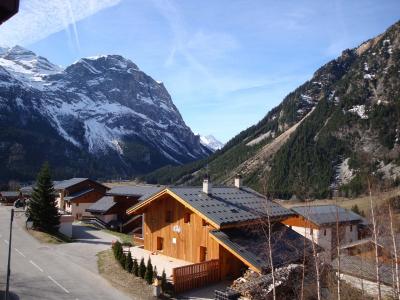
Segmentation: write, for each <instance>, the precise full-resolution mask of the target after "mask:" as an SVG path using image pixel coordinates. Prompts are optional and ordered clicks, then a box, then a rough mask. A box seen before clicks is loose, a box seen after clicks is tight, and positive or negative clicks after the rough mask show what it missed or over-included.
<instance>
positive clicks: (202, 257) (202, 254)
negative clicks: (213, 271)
mask: <svg viewBox="0 0 400 300" xmlns="http://www.w3.org/2000/svg"><path fill="white" fill-rule="evenodd" d="M206 260H207V248H206V247H202V246H200V262H203V261H206Z"/></svg>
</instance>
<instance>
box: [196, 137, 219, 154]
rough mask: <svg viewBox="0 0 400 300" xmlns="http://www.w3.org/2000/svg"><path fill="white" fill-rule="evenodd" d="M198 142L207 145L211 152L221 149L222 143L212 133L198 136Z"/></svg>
mask: <svg viewBox="0 0 400 300" xmlns="http://www.w3.org/2000/svg"><path fill="white" fill-rule="evenodd" d="M200 143H201V144H203V146H206V147H208V148H209V149H211V150H212V151H213V152H215V151H217V150H219V149H221V148H222V147H223V146H224V144H223V143H222V142H220V141H218V140H217V139H216V138H215V137H214V136H213V135H211V134H210V135H206V136H203V135H201V136H200Z"/></svg>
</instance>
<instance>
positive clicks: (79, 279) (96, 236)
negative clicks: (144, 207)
mask: <svg viewBox="0 0 400 300" xmlns="http://www.w3.org/2000/svg"><path fill="white" fill-rule="evenodd" d="M9 216H10V208H9V207H4V206H0V291H2V290H4V289H5V281H6V278H5V275H6V265H7V253H8V243H9V241H8V230H9ZM21 218H23V217H22V216H21V215H20V214H19V216H18V214H17V216H16V222H15V223H14V226H13V228H14V230H13V239H12V257H11V281H10V289H11V291H12V292H13V293H15V294H16V295H17V296H18V298H17V299H29V300H39V299H40V300H47V299H57V300H58V299H60V300H64V299H68V300H85V299H87V300H92V299H100V300H103V299H104V300H106V299H110V300H112V299H122V300H125V299H134V298H133V297H129V296H128V295H126V294H124V293H122V292H120V291H118V290H116V289H115V288H114V287H112V286H111V285H110V284H109V282H108V281H106V280H105V279H104V278H102V277H101V276H100V275H99V274H98V272H97V264H96V261H97V258H96V253H97V252H98V251H102V250H105V249H108V248H109V247H110V243H111V241H112V240H113V239H115V237H114V236H112V235H109V234H107V233H104V232H102V231H99V230H96V229H93V228H90V227H86V226H79V225H74V234H75V236H77V237H78V241H77V242H76V243H70V244H61V245H49V244H41V243H39V242H38V241H37V240H36V239H34V238H33V237H32V236H31V235H30V234H28V233H27V232H26V231H25V230H24V229H23V228H21V226H20V225H18V223H19V224H20V223H22V222H21V221H23V220H22V219H21Z"/></svg>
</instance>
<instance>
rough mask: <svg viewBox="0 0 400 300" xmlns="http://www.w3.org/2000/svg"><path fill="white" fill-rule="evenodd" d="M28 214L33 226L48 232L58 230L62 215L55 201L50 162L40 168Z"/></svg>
mask: <svg viewBox="0 0 400 300" xmlns="http://www.w3.org/2000/svg"><path fill="white" fill-rule="evenodd" d="M27 212H28V215H29V217H30V218H31V219H32V222H33V227H34V228H36V229H39V230H43V231H46V232H57V230H58V226H59V225H60V215H59V213H58V208H57V207H56V202H55V193H54V186H53V181H52V180H51V175H50V168H49V164H48V163H45V164H44V165H43V166H42V169H41V170H40V172H39V174H38V177H37V182H36V186H35V188H34V189H33V194H32V198H31V200H30V201H29V202H28V210H27Z"/></svg>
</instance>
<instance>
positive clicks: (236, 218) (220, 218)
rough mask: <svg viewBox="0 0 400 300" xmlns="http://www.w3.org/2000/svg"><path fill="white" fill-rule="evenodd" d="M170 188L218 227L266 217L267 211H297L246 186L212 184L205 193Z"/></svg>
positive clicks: (281, 214) (197, 189)
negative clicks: (217, 185)
mask: <svg viewBox="0 0 400 300" xmlns="http://www.w3.org/2000/svg"><path fill="white" fill-rule="evenodd" d="M169 189H170V190H171V191H172V192H174V193H175V194H177V195H178V196H179V197H180V198H182V199H183V200H185V201H187V203H188V204H190V205H191V206H192V207H194V208H195V209H197V210H198V211H200V212H201V213H202V214H204V215H205V216H207V217H208V218H209V219H210V220H212V221H213V222H215V223H216V224H218V225H219V226H221V225H224V224H228V223H239V222H243V221H251V220H256V219H259V218H260V217H265V216H266V215H267V211H268V213H269V215H270V216H271V217H273V218H280V217H284V216H290V215H293V214H294V213H293V212H292V211H290V210H288V209H286V208H284V207H282V206H281V205H279V204H278V203H275V202H273V201H269V200H266V198H265V197H264V196H263V195H261V194H259V193H257V192H256V191H254V190H252V189H250V188H247V187H243V188H240V189H239V188H236V187H213V188H212V193H211V194H206V193H204V192H203V190H202V187H170V188H169Z"/></svg>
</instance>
